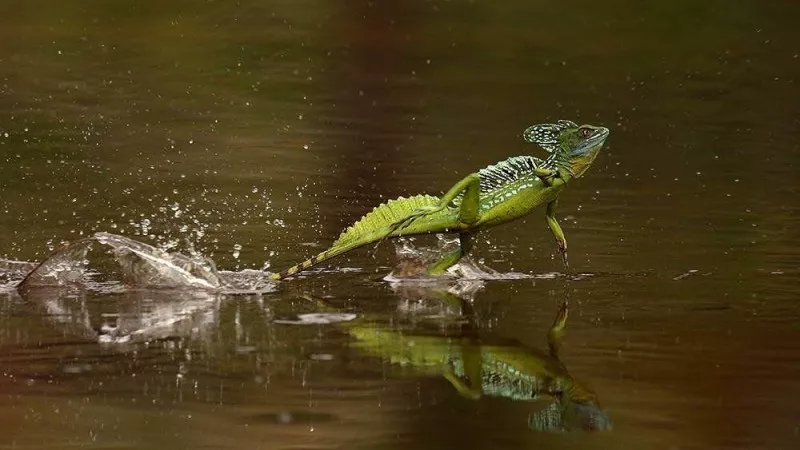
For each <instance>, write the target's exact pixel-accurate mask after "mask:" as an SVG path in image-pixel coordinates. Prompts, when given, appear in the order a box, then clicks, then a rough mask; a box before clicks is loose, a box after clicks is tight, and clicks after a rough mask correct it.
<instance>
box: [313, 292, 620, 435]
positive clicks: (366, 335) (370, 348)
mask: <svg viewBox="0 0 800 450" xmlns="http://www.w3.org/2000/svg"><path fill="white" fill-rule="evenodd" d="M438 294H439V296H441V297H442V298H443V300H445V301H447V302H448V303H451V304H459V303H461V300H460V299H458V298H457V297H455V296H453V295H452V294H450V293H447V292H446V291H440V292H439V293H438ZM317 303H318V306H319V307H320V308H321V309H322V310H330V311H335V309H332V308H330V307H328V306H327V305H326V304H325V303H324V302H321V301H317ZM567 315H568V307H567V303H566V302H564V303H563V304H562V305H561V307H560V309H559V311H558V313H557V314H556V318H555V320H554V322H553V325H552V327H551V328H550V330H549V332H548V334H547V342H548V350H547V351H542V350H539V349H536V348H529V347H524V346H522V345H518V344H516V345H514V344H512V345H509V344H501V345H497V344H491V343H487V342H483V341H482V340H481V339H480V338H479V337H477V335H476V334H475V333H473V332H467V333H464V334H462V335H456V336H448V337H444V336H430V335H422V336H418V335H413V334H409V333H408V332H403V331H401V330H398V329H395V328H390V327H387V326H380V325H377V324H375V323H374V322H372V321H370V320H369V319H368V318H358V319H356V320H354V321H352V322H342V323H340V324H338V326H339V328H340V329H342V330H343V331H345V332H347V334H349V335H350V336H352V337H353V338H355V340H356V341H355V342H354V344H353V347H355V348H357V349H358V350H360V351H361V352H364V353H366V354H369V355H373V356H378V357H381V358H384V359H385V360H386V361H388V362H390V363H392V364H396V365H398V366H401V367H405V368H407V369H409V370H411V371H412V372H413V373H415V374H418V375H427V376H441V377H443V378H445V379H446V380H447V381H448V382H449V383H450V384H451V385H452V386H453V388H455V389H456V391H457V392H458V393H459V394H460V395H462V396H464V397H466V398H469V399H472V400H477V399H480V398H481V397H484V396H489V397H503V398H507V399H509V400H512V401H535V400H544V401H549V402H551V406H552V407H553V408H552V409H549V410H548V409H545V410H543V411H539V412H537V413H532V414H531V415H530V417H529V424H530V426H531V427H532V428H536V429H539V430H550V431H556V430H558V431H563V430H567V429H572V428H575V427H579V428H583V429H587V430H607V429H610V428H611V423H610V421H609V419H608V416H607V415H606V414H605V412H604V411H603V410H602V408H601V406H600V403H599V402H598V400H597V396H596V395H595V393H594V391H592V390H591V389H590V388H589V387H587V386H586V385H585V384H583V383H581V382H579V381H577V380H575V379H574V378H573V377H572V375H570V373H569V372H568V370H567V368H566V367H565V366H564V364H563V363H562V362H561V360H560V359H559V350H560V348H561V343H562V340H563V336H564V333H565V329H566V324H567ZM553 400H555V402H552V401H553Z"/></svg>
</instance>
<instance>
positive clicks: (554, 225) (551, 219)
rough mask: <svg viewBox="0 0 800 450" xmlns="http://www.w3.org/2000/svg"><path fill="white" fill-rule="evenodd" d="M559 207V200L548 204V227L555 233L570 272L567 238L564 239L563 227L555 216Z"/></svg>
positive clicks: (554, 235)
mask: <svg viewBox="0 0 800 450" xmlns="http://www.w3.org/2000/svg"><path fill="white" fill-rule="evenodd" d="M557 206H558V200H553V201H552V202H550V203H548V204H547V215H546V218H547V225H548V226H549V227H550V231H552V232H553V237H555V238H556V244H558V252H559V253H561V259H562V260H563V261H564V268H565V269H567V270H569V262H568V261H567V238H566V237H564V232H563V231H562V230H561V225H559V224H558V221H557V220H556V215H555V214H556V207H557Z"/></svg>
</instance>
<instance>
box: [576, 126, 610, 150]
mask: <svg viewBox="0 0 800 450" xmlns="http://www.w3.org/2000/svg"><path fill="white" fill-rule="evenodd" d="M592 129H593V130H594V133H592V135H591V136H589V137H588V138H586V140H584V141H583V142H581V144H580V145H579V146H578V147H577V148H575V149H574V150H573V151H572V152H571V153H572V156H578V155H582V154H584V153H587V152H589V151H591V150H597V149H599V147H600V146H602V145H603V143H604V142H605V141H606V139H607V138H608V134H609V131H608V128H605V127H592Z"/></svg>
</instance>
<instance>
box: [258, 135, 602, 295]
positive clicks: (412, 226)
mask: <svg viewBox="0 0 800 450" xmlns="http://www.w3.org/2000/svg"><path fill="white" fill-rule="evenodd" d="M608 134H609V131H608V129H607V128H604V127H598V126H592V125H577V124H576V123H574V122H571V121H568V120H559V121H558V122H556V123H554V124H539V125H533V126H531V127H529V128H528V129H526V130H525V132H524V133H523V137H524V138H525V140H526V141H528V142H531V143H534V144H537V145H539V146H540V147H542V148H543V149H545V150H546V151H548V152H549V153H550V155H549V156H548V157H547V158H546V159H544V160H541V159H539V158H536V157H533V156H514V157H511V158H509V159H507V160H505V161H501V162H499V163H497V164H494V165H491V166H488V167H486V168H484V169H481V170H480V171H478V172H475V173H472V174H469V175H467V176H466V177H464V179H462V180H461V181H459V182H458V183H456V184H455V185H454V186H453V187H452V188H450V190H449V191H447V193H445V194H444V195H443V196H442V197H435V196H432V195H416V196H413V197H409V198H403V197H400V198H397V199H394V200H389V201H388V202H386V203H384V204H382V205H380V206H378V207H376V208H374V209H373V210H372V212H370V213H368V214H366V215H365V216H364V217H362V218H361V219H360V220H359V221H357V222H356V223H355V224H353V225H352V226H350V227H348V228H347V229H346V230H345V231H344V232H342V234H341V235H340V236H339V239H337V240H336V242H334V243H333V245H331V247H330V248H329V249H327V250H325V251H324V252H322V253H320V254H318V255H316V256H314V257H312V258H311V259H308V260H306V261H303V262H302V263H300V264H297V265H295V266H292V267H290V268H288V269H286V270H284V271H283V272H280V273H274V274H272V275H271V278H272V279H274V280H282V279H284V278H287V277H290V276H292V275H295V274H297V273H298V272H301V271H303V270H306V269H308V268H310V267H312V266H315V265H317V264H319V263H321V262H323V261H327V260H329V259H331V258H333V257H335V256H339V255H341V254H343V253H346V252H348V251H350V250H353V249H356V248H359V247H363V246H365V245H368V244H371V243H374V242H381V241H383V240H384V239H387V238H392V237H398V236H411V235H418V234H430V233H458V235H459V239H460V247H459V248H458V249H457V250H455V251H453V252H451V253H449V254H447V255H445V256H444V257H443V258H442V259H441V260H440V261H438V262H436V263H434V264H432V265H431V266H429V267H428V269H427V273H428V274H429V275H433V276H436V275H441V274H442V273H444V272H445V271H446V270H447V269H448V268H449V267H450V266H452V265H453V264H455V263H457V262H458V260H459V259H461V257H462V256H464V255H466V254H467V253H468V252H469V251H470V249H471V248H472V241H473V237H474V235H475V233H476V232H478V231H480V230H483V229H485V228H489V227H493V226H496V225H500V224H503V223H507V222H511V221H513V220H516V219H519V218H520V217H522V216H525V215H527V214H529V213H531V212H532V211H533V210H534V209H536V208H537V207H539V206H542V205H547V208H546V218H547V224H548V225H549V227H550V230H551V231H552V232H553V236H554V237H555V240H556V243H557V245H558V250H559V252H560V254H561V257H562V260H563V261H564V266H565V267H566V268H568V267H569V265H568V261H567V240H566V238H565V237H564V232H563V231H562V230H561V226H560V225H559V224H558V221H557V220H556V217H555V211H556V205H557V203H558V196H559V194H560V193H561V191H562V190H563V189H564V187H565V186H566V185H567V184H568V183H569V182H570V181H571V180H572V179H573V178H577V177H580V176H581V175H583V173H584V172H586V170H587V169H588V168H589V166H590V165H591V164H592V162H593V161H594V159H595V157H596V156H597V154H598V152H599V151H600V149H601V148H602V146H603V144H604V143H605V140H606V138H607V137H608Z"/></svg>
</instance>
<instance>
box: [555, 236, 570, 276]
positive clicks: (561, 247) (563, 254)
mask: <svg viewBox="0 0 800 450" xmlns="http://www.w3.org/2000/svg"><path fill="white" fill-rule="evenodd" d="M557 243H558V253H560V254H561V261H563V262H564V269H565V270H567V271H569V261H568V260H567V246H566V245H564V244H563V243H562V242H561V241H558V242H557Z"/></svg>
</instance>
